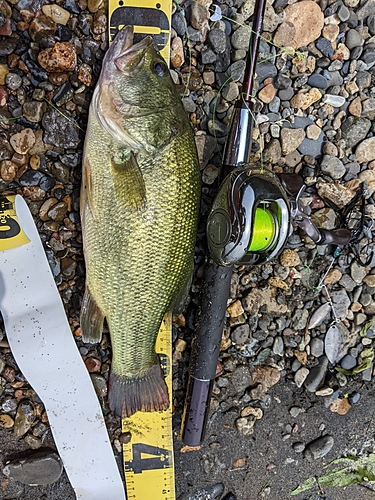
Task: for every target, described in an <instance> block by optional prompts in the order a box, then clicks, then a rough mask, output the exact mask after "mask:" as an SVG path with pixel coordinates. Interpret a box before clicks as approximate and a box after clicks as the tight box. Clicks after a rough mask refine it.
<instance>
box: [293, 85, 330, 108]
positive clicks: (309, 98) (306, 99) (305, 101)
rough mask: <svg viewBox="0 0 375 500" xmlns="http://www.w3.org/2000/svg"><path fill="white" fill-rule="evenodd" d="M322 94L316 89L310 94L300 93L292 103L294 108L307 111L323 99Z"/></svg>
mask: <svg viewBox="0 0 375 500" xmlns="http://www.w3.org/2000/svg"><path fill="white" fill-rule="evenodd" d="M321 97H322V94H321V93H320V91H319V90H318V89H316V88H312V89H310V90H309V91H308V92H300V93H298V94H296V95H295V96H294V97H293V98H292V99H291V101H290V105H291V106H292V107H293V108H297V109H302V110H305V109H307V108H308V107H309V106H311V105H312V104H314V103H315V102H317V101H319V99H321Z"/></svg>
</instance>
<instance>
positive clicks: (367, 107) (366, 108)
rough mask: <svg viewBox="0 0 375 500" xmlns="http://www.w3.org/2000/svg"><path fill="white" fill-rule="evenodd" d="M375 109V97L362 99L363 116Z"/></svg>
mask: <svg viewBox="0 0 375 500" xmlns="http://www.w3.org/2000/svg"><path fill="white" fill-rule="evenodd" d="M374 111H375V99H374V98H373V97H370V99H365V100H364V101H362V116H367V115H370V114H372V113H374Z"/></svg>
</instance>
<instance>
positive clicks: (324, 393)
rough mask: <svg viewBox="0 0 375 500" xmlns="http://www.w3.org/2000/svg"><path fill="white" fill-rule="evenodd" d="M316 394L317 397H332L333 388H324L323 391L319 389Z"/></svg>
mask: <svg viewBox="0 0 375 500" xmlns="http://www.w3.org/2000/svg"><path fill="white" fill-rule="evenodd" d="M315 394H316V395H317V396H330V395H331V394H333V389H332V387H323V388H322V389H318V390H317V391H315Z"/></svg>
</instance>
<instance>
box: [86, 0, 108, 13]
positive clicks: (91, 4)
mask: <svg viewBox="0 0 375 500" xmlns="http://www.w3.org/2000/svg"><path fill="white" fill-rule="evenodd" d="M103 5H104V0H88V2H87V8H88V9H89V11H90V12H92V13H93V14H95V12H98V10H99V9H101V8H102V7H103Z"/></svg>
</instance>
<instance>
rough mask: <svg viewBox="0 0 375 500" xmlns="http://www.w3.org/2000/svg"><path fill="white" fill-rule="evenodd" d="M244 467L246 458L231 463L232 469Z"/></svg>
mask: <svg viewBox="0 0 375 500" xmlns="http://www.w3.org/2000/svg"><path fill="white" fill-rule="evenodd" d="M245 465H246V458H237V459H236V460H235V461H234V462H233V466H234V467H244V466H245Z"/></svg>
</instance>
